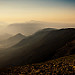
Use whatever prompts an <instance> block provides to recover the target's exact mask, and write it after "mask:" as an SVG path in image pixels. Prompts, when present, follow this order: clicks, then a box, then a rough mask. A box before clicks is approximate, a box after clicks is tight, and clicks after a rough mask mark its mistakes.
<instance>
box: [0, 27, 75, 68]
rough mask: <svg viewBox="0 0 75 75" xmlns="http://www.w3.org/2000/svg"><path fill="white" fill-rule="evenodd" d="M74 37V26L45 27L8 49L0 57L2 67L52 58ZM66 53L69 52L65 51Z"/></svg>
mask: <svg viewBox="0 0 75 75" xmlns="http://www.w3.org/2000/svg"><path fill="white" fill-rule="evenodd" d="M73 39H75V29H74V28H68V29H60V30H52V31H51V30H49V29H44V30H43V31H39V32H37V33H35V34H33V35H31V36H29V37H27V38H25V39H24V40H22V41H21V42H19V43H18V44H17V45H15V46H13V47H11V48H8V49H6V50H5V52H4V53H3V54H4V55H3V56H1V57H0V67H3V66H10V65H12V66H13V65H16V66H17V65H25V64H32V63H37V62H43V61H47V60H50V59H52V58H53V56H54V55H55V54H56V53H57V52H58V50H59V49H60V48H62V47H63V46H64V45H65V44H66V43H68V42H70V41H72V40H73ZM65 54H67V53H66V52H65ZM59 57H61V56H59ZM9 61H10V62H9ZM5 62H6V63H5Z"/></svg>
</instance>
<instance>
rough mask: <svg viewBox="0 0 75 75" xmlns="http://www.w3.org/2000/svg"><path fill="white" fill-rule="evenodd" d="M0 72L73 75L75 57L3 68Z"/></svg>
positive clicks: (14, 74) (24, 74)
mask: <svg viewBox="0 0 75 75" xmlns="http://www.w3.org/2000/svg"><path fill="white" fill-rule="evenodd" d="M0 71H1V72H0V75H10V74H11V75H20V74H21V75H38V74H40V75H45V74H47V75H63V74H64V75H74V74H75V55H70V56H65V57H61V58H59V59H55V60H50V61H47V62H41V63H37V64H31V65H25V66H15V67H9V68H3V69H0Z"/></svg>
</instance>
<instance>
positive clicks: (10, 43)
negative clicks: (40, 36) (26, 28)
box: [0, 33, 25, 48]
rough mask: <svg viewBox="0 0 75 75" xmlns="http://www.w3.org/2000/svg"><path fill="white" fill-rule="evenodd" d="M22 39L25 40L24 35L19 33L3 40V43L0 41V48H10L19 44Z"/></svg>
mask: <svg viewBox="0 0 75 75" xmlns="http://www.w3.org/2000/svg"><path fill="white" fill-rule="evenodd" d="M24 38H25V36H24V35H22V34H21V33H18V34H16V35H15V36H12V37H9V38H8V39H5V40H3V41H0V48H8V47H11V46H13V45H15V44H17V43H19V42H20V41H21V40H23V39H24Z"/></svg>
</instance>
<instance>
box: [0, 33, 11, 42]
mask: <svg viewBox="0 0 75 75" xmlns="http://www.w3.org/2000/svg"><path fill="white" fill-rule="evenodd" d="M11 36H12V35H11V34H8V33H3V34H0V41H2V40H5V39H8V38H9V37H11Z"/></svg>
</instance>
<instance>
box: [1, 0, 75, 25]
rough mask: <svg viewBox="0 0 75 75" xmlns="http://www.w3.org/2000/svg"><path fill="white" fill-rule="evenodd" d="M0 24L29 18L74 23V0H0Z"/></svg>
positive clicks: (28, 19) (21, 21)
mask: <svg viewBox="0 0 75 75" xmlns="http://www.w3.org/2000/svg"><path fill="white" fill-rule="evenodd" d="M0 10H1V12H0V24H2V25H8V24H12V23H24V22H28V21H30V20H36V21H43V22H53V23H75V0H0Z"/></svg>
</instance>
